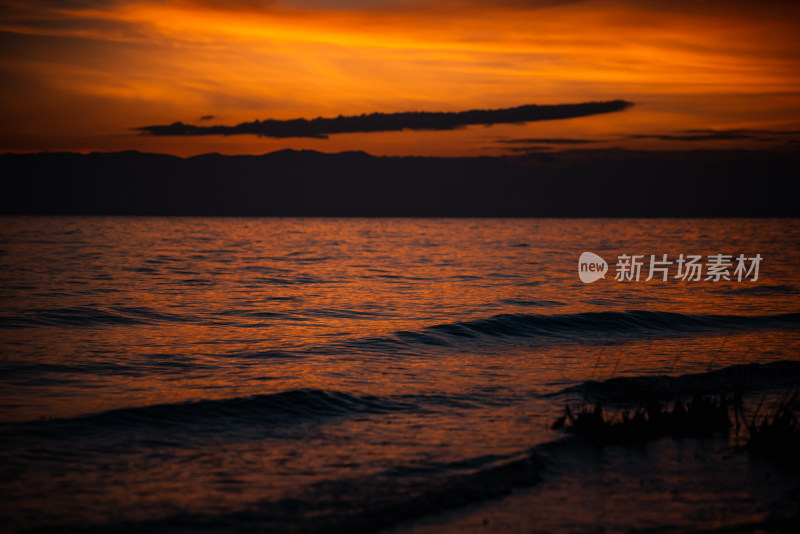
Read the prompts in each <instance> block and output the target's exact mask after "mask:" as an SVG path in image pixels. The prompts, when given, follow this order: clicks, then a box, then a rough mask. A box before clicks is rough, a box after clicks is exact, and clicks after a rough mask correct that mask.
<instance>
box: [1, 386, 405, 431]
mask: <svg viewBox="0 0 800 534" xmlns="http://www.w3.org/2000/svg"><path fill="white" fill-rule="evenodd" d="M415 409H418V406H417V405H416V404H415V403H414V402H412V401H411V400H403V399H397V400H393V399H389V398H383V397H376V396H372V395H357V394H350V393H344V392H339V391H328V390H319V389H295V390H288V391H281V392H277V393H269V394H263V395H253V396H247V397H234V398H228V399H219V400H199V401H188V402H176V403H169V404H155V405H149V406H140V407H133V408H121V409H116V410H109V411H105V412H100V413H96V414H89V415H80V416H76V417H73V418H68V419H49V420H39V421H29V422H26V423H11V424H10V425H12V426H13V427H16V428H17V429H18V430H22V431H25V430H26V429H27V430H34V431H35V432H37V433H40V432H48V431H53V432H59V433H60V432H66V433H71V434H78V433H80V432H81V431H93V430H101V431H103V432H106V431H118V430H125V431H132V432H136V431H140V430H143V429H158V428H164V429H169V430H173V429H184V430H189V431H192V430H198V429H205V428H209V427H211V428H215V429H216V428H219V429H222V428H228V429H230V428H234V429H235V428H237V427H246V426H249V425H254V424H262V423H263V424H271V425H274V426H281V425H284V424H290V423H292V422H295V421H298V420H308V419H313V418H326V417H339V416H347V415H363V414H385V413H391V412H398V411H410V410H415Z"/></svg>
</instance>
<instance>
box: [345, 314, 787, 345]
mask: <svg viewBox="0 0 800 534" xmlns="http://www.w3.org/2000/svg"><path fill="white" fill-rule="evenodd" d="M798 328H800V313H784V314H776V315H702V314H684V313H675V312H664V311H643V310H631V311H625V312H618V311H606V312H584V313H573V314H556V315H540V314H522V313H520V314H501V315H495V316H493V317H489V318H485V319H475V320H471V321H458V322H453V323H445V324H439V325H434V326H428V327H425V328H422V329H421V330H418V331H398V332H395V333H394V334H392V335H389V336H383V337H377V338H370V339H367V340H362V341H360V342H359V344H360V343H366V344H372V345H409V344H416V345H435V346H457V345H460V344H462V343H464V342H465V340H472V341H478V342H479V341H480V340H485V339H493V340H497V339H503V338H506V339H509V338H539V339H542V340H550V341H559V340H564V341H593V340H598V339H603V340H607V339H609V338H610V339H615V338H620V339H625V338H630V337H664V336H675V335H684V334H692V333H714V332H727V331H731V330H751V329H798Z"/></svg>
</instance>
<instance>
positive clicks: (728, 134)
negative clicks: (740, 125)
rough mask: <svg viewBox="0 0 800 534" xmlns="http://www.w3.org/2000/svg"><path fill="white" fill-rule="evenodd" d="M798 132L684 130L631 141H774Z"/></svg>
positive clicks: (650, 135)
mask: <svg viewBox="0 0 800 534" xmlns="http://www.w3.org/2000/svg"><path fill="white" fill-rule="evenodd" d="M798 135H800V131H796V130H748V129H735V130H711V129H700V130H684V131H683V132H680V133H677V134H637V135H630V136H628V137H629V138H630V139H656V140H658V141H689V142H693V141H740V140H749V141H774V140H775V139H776V138H786V137H796V136H798Z"/></svg>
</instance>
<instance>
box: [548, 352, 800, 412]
mask: <svg viewBox="0 0 800 534" xmlns="http://www.w3.org/2000/svg"><path fill="white" fill-rule="evenodd" d="M793 387H800V362H798V361H788V360H781V361H776V362H770V363H748V364H740V365H732V366H730V367H725V368H722V369H718V370H715V371H709V372H706V373H692V374H685V375H680V376H667V375H658V376H633V377H617V378H611V379H609V380H604V381H602V382H597V381H589V382H584V383H582V384H579V385H577V386H572V387H569V388H566V389H562V390H561V391H558V392H556V393H552V394H549V395H546V396H547V397H553V396H561V395H578V396H580V397H581V398H583V399H584V400H586V401H588V402H600V403H620V404H629V403H630V404H636V403H641V402H646V401H649V400H669V399H675V398H679V397H689V396H692V395H707V394H725V393H756V392H759V391H769V390H780V389H786V388H793Z"/></svg>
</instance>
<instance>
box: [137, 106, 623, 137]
mask: <svg viewBox="0 0 800 534" xmlns="http://www.w3.org/2000/svg"><path fill="white" fill-rule="evenodd" d="M632 105H633V104H632V103H631V102H626V101H624V100H612V101H609V102H586V103H582V104H557V105H548V106H537V105H525V106H518V107H515V108H505V109H475V110H470V111H460V112H431V111H420V112H415V111H413V112H403V113H373V114H371V115H356V116H348V117H345V116H342V115H340V116H338V117H335V118H324V117H319V118H316V119H311V120H308V119H292V120H275V119H269V120H264V121H261V120H256V121H253V122H243V123H241V124H237V125H235V126H196V125H193V124H184V123H182V122H175V123H172V124H167V125H153V126H141V127H139V128H134V130H135V131H138V132H141V133H142V134H144V135H154V136H193V135H242V134H249V135H258V136H260V137H275V138H285V137H313V138H322V139H324V138H326V137H327V136H329V135H333V134H341V133H370V132H396V131H400V130H453V129H456V128H461V127H464V126H473V125H481V124H482V125H491V124H510V123H523V122H533V121H546V120H557V119H571V118H575V117H586V116H589V115H598V114H601V113H612V112H615V111H622V110H624V109H627V108H628V107H630V106H632Z"/></svg>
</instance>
